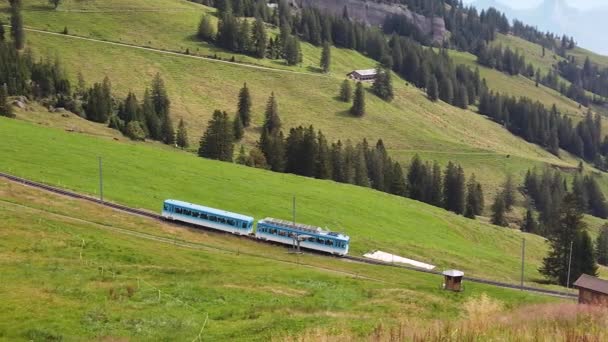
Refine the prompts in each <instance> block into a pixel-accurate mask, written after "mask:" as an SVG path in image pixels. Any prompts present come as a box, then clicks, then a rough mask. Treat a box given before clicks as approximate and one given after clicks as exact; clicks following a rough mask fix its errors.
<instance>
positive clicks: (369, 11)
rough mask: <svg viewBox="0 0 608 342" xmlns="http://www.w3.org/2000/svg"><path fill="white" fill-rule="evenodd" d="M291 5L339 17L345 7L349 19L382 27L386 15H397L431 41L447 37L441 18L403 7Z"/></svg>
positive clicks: (334, 0)
mask: <svg viewBox="0 0 608 342" xmlns="http://www.w3.org/2000/svg"><path fill="white" fill-rule="evenodd" d="M293 4H294V5H295V6H296V7H300V8H301V7H316V8H319V9H322V10H325V11H328V12H330V13H333V14H335V15H341V14H342V11H343V9H344V6H346V8H348V14H349V15H350V17H351V18H354V19H356V20H359V21H362V22H365V23H367V24H369V25H382V23H383V22H384V18H385V17H386V16H387V15H389V14H399V15H403V16H405V17H407V18H408V19H409V20H410V22H412V23H413V24H414V25H416V26H417V27H418V29H419V30H420V31H422V32H424V33H426V34H428V35H429V36H432V37H433V41H439V42H441V41H443V40H444V39H446V37H447V36H448V31H447V30H446V28H445V22H444V20H443V18H439V17H435V18H427V17H425V16H423V15H421V14H418V13H415V12H412V11H410V10H408V9H407V7H405V6H403V5H397V4H384V3H377V2H372V1H365V0H293Z"/></svg>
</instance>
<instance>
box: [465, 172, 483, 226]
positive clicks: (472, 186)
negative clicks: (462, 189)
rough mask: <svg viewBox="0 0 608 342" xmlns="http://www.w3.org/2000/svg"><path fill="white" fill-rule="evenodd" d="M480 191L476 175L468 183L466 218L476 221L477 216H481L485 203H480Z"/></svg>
mask: <svg viewBox="0 0 608 342" xmlns="http://www.w3.org/2000/svg"><path fill="white" fill-rule="evenodd" d="M480 190H481V186H479V183H477V180H476V179H475V174H472V175H471V177H470V178H469V181H468V183H467V199H466V204H465V209H464V216H465V217H468V218H471V219H475V216H477V215H481V212H482V210H483V203H479V201H480V199H481V197H480V195H479V194H478V191H480ZM482 196H483V195H482Z"/></svg>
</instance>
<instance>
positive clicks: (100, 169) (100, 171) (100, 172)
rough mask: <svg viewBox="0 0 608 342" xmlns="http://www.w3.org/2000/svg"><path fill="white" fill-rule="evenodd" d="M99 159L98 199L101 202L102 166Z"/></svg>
mask: <svg viewBox="0 0 608 342" xmlns="http://www.w3.org/2000/svg"><path fill="white" fill-rule="evenodd" d="M98 159H99V199H100V200H101V201H102V202H103V171H102V169H103V165H102V162H101V157H98Z"/></svg>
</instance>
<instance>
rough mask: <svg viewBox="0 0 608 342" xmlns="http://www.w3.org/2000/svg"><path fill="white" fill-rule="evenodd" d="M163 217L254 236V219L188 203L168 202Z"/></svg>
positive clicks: (164, 204)
mask: <svg viewBox="0 0 608 342" xmlns="http://www.w3.org/2000/svg"><path fill="white" fill-rule="evenodd" d="M162 217H164V218H165V219H167V220H171V221H180V222H185V223H190V224H194V225H197V226H201V227H206V228H211V229H215V230H221V231H224V232H228V233H232V234H237V235H251V234H253V222H254V219H253V217H249V216H245V215H241V214H237V213H231V212H229V211H224V210H221V209H215V208H209V207H204V206H202V205H197V204H192V203H188V202H182V201H177V200H171V199H170V200H166V201H165V202H164V203H163V211H162Z"/></svg>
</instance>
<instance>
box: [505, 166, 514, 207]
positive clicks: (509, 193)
mask: <svg viewBox="0 0 608 342" xmlns="http://www.w3.org/2000/svg"><path fill="white" fill-rule="evenodd" d="M502 196H503V200H504V205H505V210H506V211H511V209H512V208H513V205H514V204H515V183H514V182H513V176H511V175H510V174H509V175H507V178H506V180H505V183H504V185H503V187H502Z"/></svg>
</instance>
